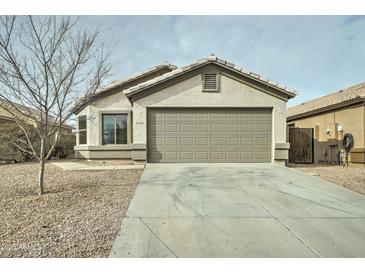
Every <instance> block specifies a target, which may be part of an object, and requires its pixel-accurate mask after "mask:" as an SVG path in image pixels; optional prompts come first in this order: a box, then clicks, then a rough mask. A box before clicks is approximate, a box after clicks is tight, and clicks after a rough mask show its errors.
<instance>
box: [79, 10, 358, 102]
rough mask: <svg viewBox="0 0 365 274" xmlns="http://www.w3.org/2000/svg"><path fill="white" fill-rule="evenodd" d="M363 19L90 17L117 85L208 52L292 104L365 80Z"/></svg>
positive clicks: (84, 19) (88, 21)
mask: <svg viewBox="0 0 365 274" xmlns="http://www.w3.org/2000/svg"><path fill="white" fill-rule="evenodd" d="M364 19H365V17H364V16H86V17H81V23H82V24H85V25H89V24H102V25H103V27H104V30H103V39H104V40H105V41H107V43H108V44H109V45H110V48H112V52H113V55H112V60H113V72H114V78H116V79H118V78H123V77H125V76H127V75H129V74H133V73H136V72H138V71H140V70H143V69H146V68H148V67H151V66H153V65H156V64H158V63H161V62H163V61H166V60H168V61H170V62H171V63H174V64H176V65H179V66H181V65H185V64H189V63H191V62H192V61H194V60H196V59H199V58H202V57H205V56H207V55H208V54H210V53H215V54H216V55H218V56H220V57H222V58H224V59H227V60H229V61H232V62H234V63H235V64H238V65H240V66H242V67H246V68H248V69H250V70H252V71H255V72H257V73H260V74H263V75H265V76H266V77H268V78H271V79H273V80H275V81H278V82H280V83H282V84H284V85H287V86H290V87H292V88H295V89H297V90H299V92H300V96H298V97H297V98H296V99H294V100H291V102H290V103H289V104H290V105H293V104H296V103H299V102H302V101H305V100H308V99H311V98H314V97H317V96H320V95H323V94H326V93H328V92H331V91H335V90H337V89H341V88H344V87H346V86H349V85H352V84H356V83H359V82H363V81H365V50H364V49H365V28H364V27H365V20H364Z"/></svg>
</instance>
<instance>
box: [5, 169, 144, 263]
mask: <svg viewBox="0 0 365 274" xmlns="http://www.w3.org/2000/svg"><path fill="white" fill-rule="evenodd" d="M37 172H38V165H37V164H36V163H24V164H13V165H3V166H0V216H1V221H0V257H107V256H108V254H109V251H110V249H111V246H112V243H113V241H114V239H115V237H116V235H117V233H118V230H119V228H120V225H121V221H122V218H123V217H124V215H125V212H126V211H127V208H128V206H129V203H130V201H131V199H132V197H133V195H134V191H135V189H136V186H137V182H138V180H139V177H140V175H141V173H142V171H141V170H116V171H114V170H113V171H98V172H85V171H84V172H76V171H74V172H68V171H63V170H62V169H60V168H58V167H55V166H53V165H51V164H47V167H46V184H45V189H46V192H47V193H46V194H44V195H38V194H37V193H38V185H37V182H36V180H37Z"/></svg>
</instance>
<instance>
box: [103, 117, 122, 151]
mask: <svg viewBox="0 0 365 274" xmlns="http://www.w3.org/2000/svg"><path fill="white" fill-rule="evenodd" d="M102 121H103V145H109V144H112V145H120V144H127V143H128V135H127V127H128V115H127V114H103V115H102Z"/></svg>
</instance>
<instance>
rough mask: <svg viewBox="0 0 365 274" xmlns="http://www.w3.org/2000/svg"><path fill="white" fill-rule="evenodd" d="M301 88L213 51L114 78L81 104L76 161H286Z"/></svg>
mask: <svg viewBox="0 0 365 274" xmlns="http://www.w3.org/2000/svg"><path fill="white" fill-rule="evenodd" d="M295 95H296V94H295V92H294V91H293V90H290V89H288V88H286V87H283V86H281V85H279V84H277V83H275V82H273V81H271V80H268V79H266V78H263V77H262V76H260V75H257V74H255V73H252V72H249V71H247V70H245V69H243V68H241V67H238V66H236V65H234V64H232V63H229V62H227V61H224V60H222V59H219V58H217V57H216V56H214V55H210V56H209V57H207V58H205V59H201V60H198V61H196V62H194V63H193V64H191V65H188V66H185V67H181V68H176V67H175V66H173V65H170V64H168V63H166V64H162V65H159V66H156V67H153V68H151V69H149V70H147V71H144V72H142V73H140V74H137V75H135V76H133V77H131V78H128V79H126V80H123V81H118V82H115V83H112V84H111V85H109V86H108V87H106V88H105V89H104V90H103V91H101V92H99V93H97V95H96V96H94V98H92V100H90V101H89V102H88V103H85V104H83V105H82V106H81V107H78V108H76V109H75V114H76V115H77V117H78V130H77V131H78V134H77V146H75V151H76V157H77V158H87V159H97V158H126V159H133V160H140V161H148V162H278V163H285V160H286V159H287V157H288V149H289V145H288V144H287V143H286V134H285V130H286V102H287V101H288V99H290V98H293V97H294V96H295Z"/></svg>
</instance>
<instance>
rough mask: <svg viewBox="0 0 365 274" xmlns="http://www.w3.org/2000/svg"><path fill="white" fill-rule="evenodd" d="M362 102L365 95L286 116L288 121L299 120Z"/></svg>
mask: <svg viewBox="0 0 365 274" xmlns="http://www.w3.org/2000/svg"><path fill="white" fill-rule="evenodd" d="M361 102H365V97H360V98H355V99H352V100H348V101H344V102H340V103H337V104H333V105H330V106H326V107H322V108H317V109H314V110H310V111H306V112H303V113H299V114H295V115H292V116H288V117H287V118H286V121H287V122H291V121H293V120H297V119H301V118H305V117H308V116H312V115H316V114H320V113H323V112H326V111H330V110H334V109H338V108H342V107H346V106H350V105H354V104H358V103H361Z"/></svg>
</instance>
